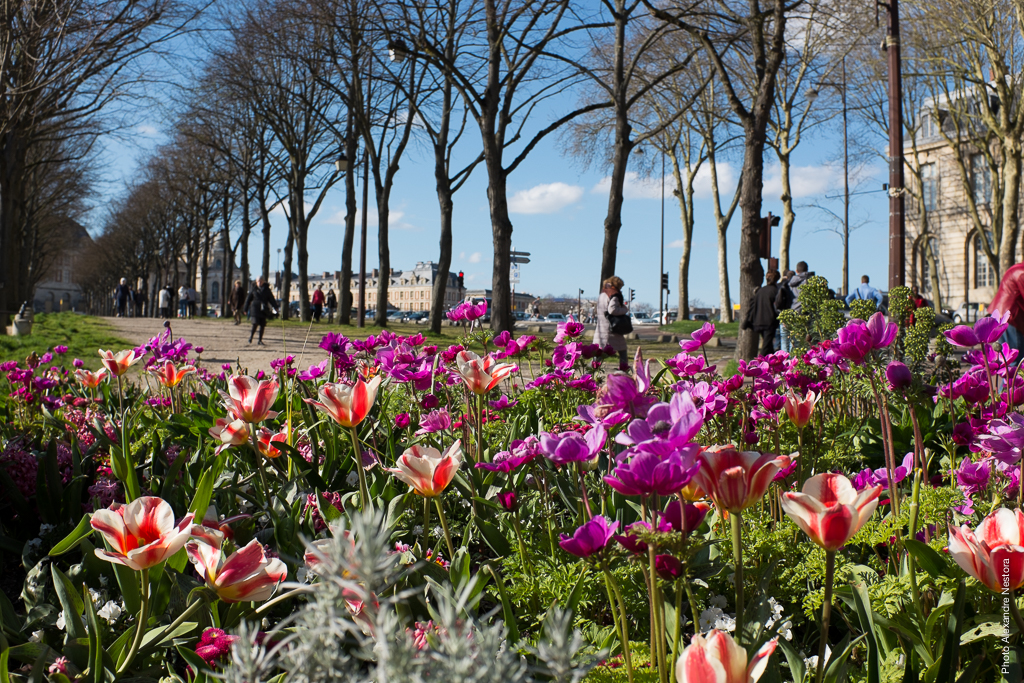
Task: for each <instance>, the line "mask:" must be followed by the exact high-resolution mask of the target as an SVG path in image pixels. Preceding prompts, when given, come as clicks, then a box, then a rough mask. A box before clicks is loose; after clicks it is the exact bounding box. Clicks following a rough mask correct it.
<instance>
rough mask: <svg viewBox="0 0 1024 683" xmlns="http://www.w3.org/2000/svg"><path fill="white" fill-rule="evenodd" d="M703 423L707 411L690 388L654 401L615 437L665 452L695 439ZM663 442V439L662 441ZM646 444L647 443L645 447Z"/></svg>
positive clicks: (622, 441)
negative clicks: (704, 413) (642, 415)
mask: <svg viewBox="0 0 1024 683" xmlns="http://www.w3.org/2000/svg"><path fill="white" fill-rule="evenodd" d="M703 426H704V415H703V414H702V413H701V411H700V410H698V409H697V406H696V405H695V404H694V401H693V397H692V396H691V395H690V392H688V391H681V392H679V393H677V394H675V395H674V396H672V400H671V401H670V402H668V403H655V404H654V405H653V406H651V407H650V409H649V410H648V412H647V416H646V418H643V419H637V420H633V421H632V422H630V423H629V426H628V427H627V428H626V431H625V432H622V433H620V434H619V435H618V436H616V437H615V441H616V442H617V443H620V444H624V445H627V446H635V447H636V448H637V449H639V450H649V451H652V452H657V453H659V454H661V455H665V454H667V453H668V452H671V451H674V450H678V449H680V448H682V447H683V446H685V445H686V444H687V443H689V442H690V441H692V440H693V437H694V436H696V435H697V432H699V431H700V429H701V427H703ZM661 442H664V443H661ZM644 444H646V445H648V447H647V448H644Z"/></svg>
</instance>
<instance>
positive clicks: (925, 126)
mask: <svg viewBox="0 0 1024 683" xmlns="http://www.w3.org/2000/svg"><path fill="white" fill-rule="evenodd" d="M937 134H938V130H936V128H935V118H934V117H933V116H932V114H931V112H927V113H924V114H922V115H921V138H922V139H924V140H927V139H928V138H933V137H935V136H936V135H937Z"/></svg>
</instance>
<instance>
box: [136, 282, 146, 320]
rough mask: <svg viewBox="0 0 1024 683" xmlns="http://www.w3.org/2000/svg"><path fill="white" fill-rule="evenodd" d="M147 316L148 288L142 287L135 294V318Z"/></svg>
mask: <svg viewBox="0 0 1024 683" xmlns="http://www.w3.org/2000/svg"><path fill="white" fill-rule="evenodd" d="M144 315H146V288H145V287H144V286H143V287H140V288H139V289H138V290H137V291H136V292H135V317H136V318H141V317H143V316H144Z"/></svg>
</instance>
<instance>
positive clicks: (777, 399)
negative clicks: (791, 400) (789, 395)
mask: <svg viewBox="0 0 1024 683" xmlns="http://www.w3.org/2000/svg"><path fill="white" fill-rule="evenodd" d="M761 405H762V406H764V409H765V410H767V411H768V412H771V413H777V412H779V411H780V410H782V407H783V406H784V405H786V397H785V396H783V395H782V394H763V395H762V396H761Z"/></svg>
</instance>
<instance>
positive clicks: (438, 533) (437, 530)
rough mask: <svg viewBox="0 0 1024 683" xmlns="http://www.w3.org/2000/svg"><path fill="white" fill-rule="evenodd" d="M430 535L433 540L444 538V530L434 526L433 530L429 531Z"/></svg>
mask: <svg viewBox="0 0 1024 683" xmlns="http://www.w3.org/2000/svg"><path fill="white" fill-rule="evenodd" d="M430 535H431V536H433V537H434V538H441V537H442V536H444V529H442V528H441V527H440V526H435V527H434V528H433V529H431V530H430Z"/></svg>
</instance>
